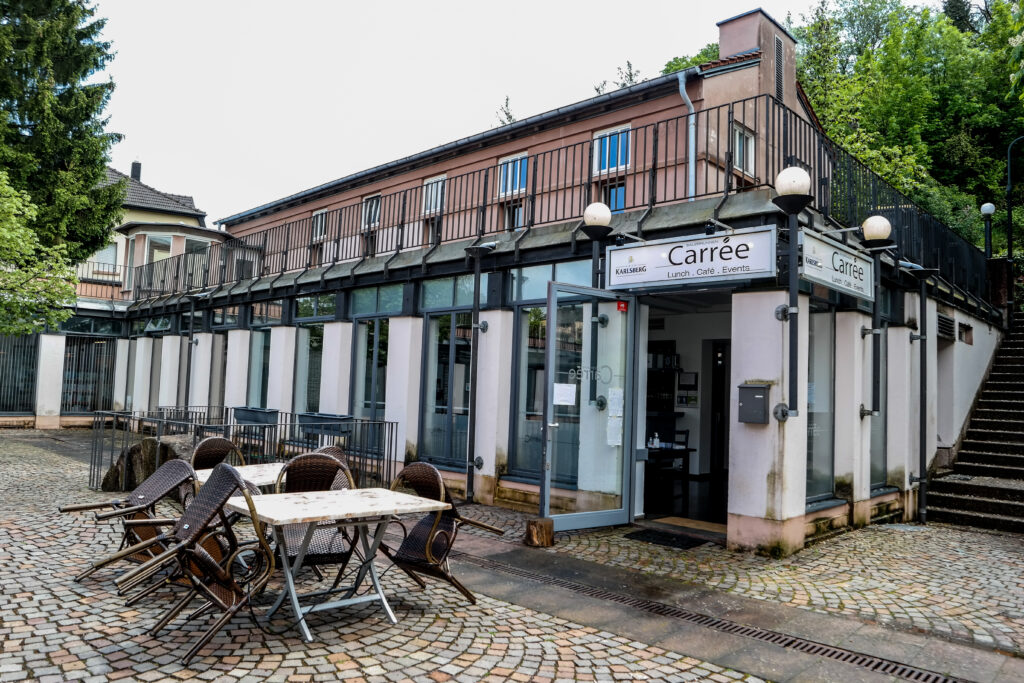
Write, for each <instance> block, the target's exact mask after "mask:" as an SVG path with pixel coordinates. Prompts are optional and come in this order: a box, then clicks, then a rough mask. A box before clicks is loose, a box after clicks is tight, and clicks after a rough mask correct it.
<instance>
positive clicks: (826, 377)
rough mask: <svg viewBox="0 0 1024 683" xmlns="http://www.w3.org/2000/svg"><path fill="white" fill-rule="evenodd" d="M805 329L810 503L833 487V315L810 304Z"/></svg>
mask: <svg viewBox="0 0 1024 683" xmlns="http://www.w3.org/2000/svg"><path fill="white" fill-rule="evenodd" d="M807 330H808V335H807V337H808V339H807V499H808V500H809V501H814V500H821V499H824V498H830V497H832V495H833V493H834V487H835V484H834V477H835V457H834V448H833V446H834V437H835V429H834V427H835V402H834V400H833V399H834V395H835V349H836V344H835V330H836V328H835V314H834V313H833V311H832V310H831V309H830V308H826V307H821V308H817V309H816V308H815V306H814V304H812V305H811V314H810V317H809V320H808V325H807Z"/></svg>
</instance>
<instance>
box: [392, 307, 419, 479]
mask: <svg viewBox="0 0 1024 683" xmlns="http://www.w3.org/2000/svg"><path fill="white" fill-rule="evenodd" d="M388 330H389V331H388V369H387V399H386V402H385V407H384V419H385V420H389V421H394V422H397V423H398V427H397V429H398V434H397V436H398V438H397V442H398V448H399V452H398V453H396V454H395V455H396V457H397V458H399V459H400V460H401V459H402V458H403V456H405V457H408V456H415V454H416V444H417V440H418V437H417V435H418V430H419V426H420V423H419V415H420V373H421V371H422V369H421V366H422V365H423V318H418V317H417V318H391V321H390V327H389V328H388Z"/></svg>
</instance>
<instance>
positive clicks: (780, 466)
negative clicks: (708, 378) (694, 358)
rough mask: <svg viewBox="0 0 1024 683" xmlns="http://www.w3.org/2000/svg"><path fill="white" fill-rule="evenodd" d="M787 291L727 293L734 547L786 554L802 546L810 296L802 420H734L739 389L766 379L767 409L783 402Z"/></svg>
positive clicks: (803, 321) (802, 321)
mask: <svg viewBox="0 0 1024 683" xmlns="http://www.w3.org/2000/svg"><path fill="white" fill-rule="evenodd" d="M788 302H789V294H788V292H786V291H771V292H736V293H734V294H733V296H732V390H731V391H732V395H731V396H730V399H729V400H730V411H729V414H730V425H729V431H730V435H729V515H728V532H727V533H728V543H729V547H731V548H760V549H762V550H763V551H765V552H768V553H771V554H773V555H775V554H780V553H781V554H789V553H792V552H795V551H796V550H799V549H800V548H802V547H803V542H804V510H805V508H806V501H807V322H808V313H809V310H808V301H807V297H805V296H801V297H800V314H799V316H798V318H797V320H798V324H799V326H800V334H799V338H800V353H799V362H798V366H799V367H798V368H797V376H798V382H797V386H798V387H800V390H799V395H798V402H797V409H798V411H799V415H798V416H796V417H793V416H790V417H789V419H788V420H786V421H785V422H779V421H778V420H776V419H775V418H774V417H773V416H769V418H768V424H746V423H741V422H739V410H738V392H737V390H736V387H737V386H739V385H740V384H744V383H746V382H765V381H767V382H769V383H770V385H771V386H770V387H769V396H768V399H769V400H768V408H769V411H771V409H772V408H773V407H774V406H776V405H777V404H779V403H787V399H788V396H787V393H786V392H787V388H788V375H787V373H788V372H789V328H788V326H789V324H790V323H788V322H780V321H778V320H776V319H775V309H776V307H777V306H780V305H781V306H785V305H788Z"/></svg>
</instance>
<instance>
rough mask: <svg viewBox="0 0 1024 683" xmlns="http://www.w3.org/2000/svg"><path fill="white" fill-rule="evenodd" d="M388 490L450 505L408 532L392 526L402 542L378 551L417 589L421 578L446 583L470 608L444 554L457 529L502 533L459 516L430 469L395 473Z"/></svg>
mask: <svg viewBox="0 0 1024 683" xmlns="http://www.w3.org/2000/svg"><path fill="white" fill-rule="evenodd" d="M391 490H393V491H397V490H403V491H409V492H412V493H414V494H415V495H417V496H419V497H421V498H429V499H431V500H440V501H442V502H445V503H448V504H449V505H451V508H450V509H448V510H439V511H438V512H431V513H429V514H427V515H426V516H424V517H422V518H421V519H420V520H419V521H418V522H416V524H415V525H413V526H412V528H411V529H406V526H405V524H403V523H402V522H395V523H396V524H398V525H400V526H401V527H402V533H403V535H404V539H403V540H402V544H401V545H400V546H398V548H397V549H392V548H390V547H388V546H387V545H384V544H381V550H383V551H384V554H385V555H386V556H387V557H388V559H389V560H391V561H392V562H393V563H394V564H395V566H396V567H398V568H399V569H401V570H402V571H404V572H405V573H406V574H408V575H409V577H410V578H412V580H413V581H415V582H416V583H417V584H418V585H419V587H420V588H426V584H425V583H424V582H423V579H422V578H421V577H423V576H428V577H432V578H435V579H441V580H442V581H447V582H448V583H450V584H451V585H452V586H454V587H455V588H456V589H457V590H458V591H459V592H460V593H462V594H463V595H465V596H466V598H467V599H469V601H470V602H471V603H473V604H474V605H475V604H476V597H474V595H473V594H472V593H470V592H469V589H467V588H466V587H465V586H463V585H462V584H461V583H460V582H459V580H458V579H456V578H455V577H454V576H453V575H452V571H451V567H449V565H448V553H449V552H451V549H452V546H453V545H454V544H455V537H456V535H457V534H458V533H459V527H460V526H462V525H463V524H469V525H470V526H475V527H478V528H480V529H483V530H485V531H490V532H491V533H495V534H498V535H503V534H504V533H505V532H504V531H502V530H501V529H498V528H495V527H493V526H490V525H488V524H484V523H482V522H477V521H476V520H472V519H468V518H466V517H463V516H462V515H461V514H459V510H458V508H457V507H455V503H454V501H452V499H451V496H449V495H448V490H447V489H446V488H445V486H444V480H443V479H442V478H441V473H440V472H438V471H437V468H435V467H434V466H433V465H430V464H428V463H424V462H414V463H412V464H410V465H407V466H406V467H405V469H403V470H402V471H401V472H399V473H398V476H397V477H396V478H395V481H394V482H392V484H391Z"/></svg>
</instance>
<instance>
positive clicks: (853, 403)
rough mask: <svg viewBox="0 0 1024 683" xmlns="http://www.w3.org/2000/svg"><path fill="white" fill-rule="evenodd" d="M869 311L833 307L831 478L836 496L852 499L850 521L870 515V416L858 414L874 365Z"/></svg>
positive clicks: (860, 520)
mask: <svg viewBox="0 0 1024 683" xmlns="http://www.w3.org/2000/svg"><path fill="white" fill-rule="evenodd" d="M862 327H867V328H869V329H870V328H871V316H869V315H865V314H864V313H859V312H857V311H843V312H839V313H836V355H835V358H836V365H835V378H836V386H835V446H834V452H835V483H836V497H838V498H844V499H846V500H848V501H853V502H854V515H853V516H854V519H853V524H854V526H863V525H865V524H867V523H868V522H869V521H870V520H871V504H870V498H871V418H870V417H864V418H862V417H861V416H860V409H861V407H862V406H863V407H865V408H869V409H870V408H873V406H872V405H871V399H872V395H871V388H872V385H871V377H872V369H873V360H872V357H871V353H872V337H871V335H868V336H866V337H861V334H860V331H861V328H862Z"/></svg>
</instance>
